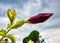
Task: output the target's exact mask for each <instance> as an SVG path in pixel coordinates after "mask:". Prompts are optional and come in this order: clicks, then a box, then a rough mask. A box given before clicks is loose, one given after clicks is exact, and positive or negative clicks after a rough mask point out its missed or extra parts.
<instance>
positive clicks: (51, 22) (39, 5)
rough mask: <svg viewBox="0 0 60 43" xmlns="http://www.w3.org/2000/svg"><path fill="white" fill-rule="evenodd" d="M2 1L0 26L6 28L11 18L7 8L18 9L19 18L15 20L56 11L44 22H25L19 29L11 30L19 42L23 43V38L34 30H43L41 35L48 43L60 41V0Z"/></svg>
mask: <svg viewBox="0 0 60 43" xmlns="http://www.w3.org/2000/svg"><path fill="white" fill-rule="evenodd" d="M0 2H1V3H0V28H6V26H7V24H8V23H9V19H8V18H7V14H6V11H7V9H11V10H14V9H15V10H16V12H17V19H16V20H15V22H16V21H17V20H21V19H27V18H29V17H31V16H33V15H36V14H38V13H47V12H49V13H54V15H53V16H52V17H51V18H49V19H48V20H47V21H46V22H44V23H39V24H24V25H23V26H22V27H20V28H19V29H17V30H12V31H10V33H11V34H13V35H15V36H16V38H17V43H18V42H21V43H22V40H23V38H24V37H26V36H27V35H28V34H29V33H30V32H31V31H33V30H37V31H39V32H41V35H42V37H43V38H44V39H45V40H46V43H48V42H49V43H56V42H55V40H56V41H57V43H59V42H60V39H59V36H60V35H59V34H60V32H59V30H60V29H59V28H60V12H59V11H60V6H59V0H56V1H55V0H45V1H44V0H28V1H27V0H26V1H24V0H22V1H21V0H19V1H17V0H15V1H14V2H13V1H12V0H9V2H7V0H4V1H2V0H0ZM17 2H18V3H17ZM57 28H58V29H57Z"/></svg>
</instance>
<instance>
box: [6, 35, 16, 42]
mask: <svg viewBox="0 0 60 43" xmlns="http://www.w3.org/2000/svg"><path fill="white" fill-rule="evenodd" d="M6 37H7V38H9V39H11V41H12V43H16V39H15V37H14V36H13V35H12V34H8V35H7V36H6Z"/></svg>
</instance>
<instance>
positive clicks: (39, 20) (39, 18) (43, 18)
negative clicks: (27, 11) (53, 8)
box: [28, 13, 53, 24]
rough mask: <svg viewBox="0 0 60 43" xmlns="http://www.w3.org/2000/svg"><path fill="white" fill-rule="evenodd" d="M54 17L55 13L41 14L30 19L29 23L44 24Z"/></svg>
mask: <svg viewBox="0 0 60 43" xmlns="http://www.w3.org/2000/svg"><path fill="white" fill-rule="evenodd" d="M52 15H53V13H39V14H38V15H36V16H32V17H31V18H29V19H28V21H29V22H30V23H32V24H36V23H42V22H44V21H46V20H47V19H48V18H49V17H51V16H52Z"/></svg>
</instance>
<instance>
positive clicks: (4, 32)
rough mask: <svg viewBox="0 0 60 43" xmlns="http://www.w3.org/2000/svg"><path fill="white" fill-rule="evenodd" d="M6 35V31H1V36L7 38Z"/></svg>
mask: <svg viewBox="0 0 60 43" xmlns="http://www.w3.org/2000/svg"><path fill="white" fill-rule="evenodd" d="M5 34H6V30H4V29H1V30H0V36H3V37H4V36H5Z"/></svg>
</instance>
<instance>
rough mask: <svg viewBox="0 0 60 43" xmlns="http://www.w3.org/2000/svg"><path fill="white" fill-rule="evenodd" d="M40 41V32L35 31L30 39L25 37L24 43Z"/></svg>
mask: <svg viewBox="0 0 60 43" xmlns="http://www.w3.org/2000/svg"><path fill="white" fill-rule="evenodd" d="M38 39H39V32H38V31H36V30H34V31H32V32H31V33H30V35H29V36H28V37H25V38H24V39H23V43H27V41H29V40H32V41H34V43H36V41H37V40H38Z"/></svg>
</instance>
